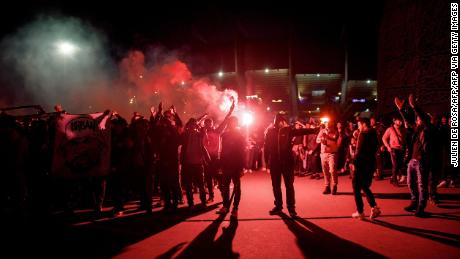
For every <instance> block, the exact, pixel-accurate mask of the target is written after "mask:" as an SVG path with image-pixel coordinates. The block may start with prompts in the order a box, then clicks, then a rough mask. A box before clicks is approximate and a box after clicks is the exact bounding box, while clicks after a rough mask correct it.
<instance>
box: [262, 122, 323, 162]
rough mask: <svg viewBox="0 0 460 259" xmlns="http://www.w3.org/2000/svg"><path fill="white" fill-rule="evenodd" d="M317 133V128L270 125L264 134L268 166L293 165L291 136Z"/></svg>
mask: <svg viewBox="0 0 460 259" xmlns="http://www.w3.org/2000/svg"><path fill="white" fill-rule="evenodd" d="M315 133H318V129H295V128H293V127H282V128H279V127H276V126H274V127H272V128H270V129H268V131H267V133H266V134H265V145H264V152H265V160H266V161H267V162H268V163H269V165H270V167H273V166H285V167H287V168H291V167H293V165H294V157H293V155H292V152H291V150H292V146H293V141H292V140H293V138H294V137H295V136H301V135H308V134H315Z"/></svg>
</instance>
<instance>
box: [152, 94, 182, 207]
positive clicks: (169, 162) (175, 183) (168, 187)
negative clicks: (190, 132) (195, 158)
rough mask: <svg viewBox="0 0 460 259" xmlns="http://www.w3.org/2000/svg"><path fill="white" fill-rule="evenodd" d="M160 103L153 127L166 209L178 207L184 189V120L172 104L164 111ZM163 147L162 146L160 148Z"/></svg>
mask: <svg viewBox="0 0 460 259" xmlns="http://www.w3.org/2000/svg"><path fill="white" fill-rule="evenodd" d="M162 111H163V106H162V104H161V103H160V105H159V106H158V111H157V113H156V114H155V116H153V117H151V124H150V126H151V127H155V129H154V130H153V131H154V132H155V138H154V141H155V143H157V147H158V149H157V150H156V152H157V155H158V159H159V161H158V163H159V166H158V173H159V178H160V188H161V194H162V196H163V200H164V209H165V211H167V210H173V211H174V210H175V209H177V206H178V203H179V200H180V199H181V196H182V193H181V192H182V191H181V188H180V183H179V154H178V148H179V146H180V144H181V137H180V133H181V130H182V120H181V119H180V117H179V115H178V114H177V112H176V111H175V108H174V107H173V106H172V107H171V109H169V110H167V111H165V112H163V113H162ZM160 147H161V148H160Z"/></svg>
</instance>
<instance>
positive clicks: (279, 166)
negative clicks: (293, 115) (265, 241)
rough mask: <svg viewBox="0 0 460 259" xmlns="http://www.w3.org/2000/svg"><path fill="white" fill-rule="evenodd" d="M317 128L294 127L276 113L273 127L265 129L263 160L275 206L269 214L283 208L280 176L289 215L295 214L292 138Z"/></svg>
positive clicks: (310, 132)
mask: <svg viewBox="0 0 460 259" xmlns="http://www.w3.org/2000/svg"><path fill="white" fill-rule="evenodd" d="M317 132H318V130H317V129H305V128H302V129H294V128H293V127H290V126H289V125H288V123H287V121H286V119H285V118H284V117H283V116H282V115H281V114H277V115H276V117H275V122H274V125H273V127H271V128H270V129H268V130H267V133H266V135H265V146H264V150H265V160H266V161H267V163H268V164H269V166H270V175H271V178H272V186H273V194H274V196H275V207H274V208H273V209H272V210H270V212H269V213H270V214H271V215H273V214H279V213H281V212H282V209H283V198H282V193H281V176H283V178H284V184H285V186H286V202H287V207H288V210H289V214H290V215H291V216H293V217H294V216H297V213H296V211H295V192H294V157H293V155H292V152H291V150H292V145H293V144H292V139H293V138H294V137H295V136H300V135H307V134H315V133H317Z"/></svg>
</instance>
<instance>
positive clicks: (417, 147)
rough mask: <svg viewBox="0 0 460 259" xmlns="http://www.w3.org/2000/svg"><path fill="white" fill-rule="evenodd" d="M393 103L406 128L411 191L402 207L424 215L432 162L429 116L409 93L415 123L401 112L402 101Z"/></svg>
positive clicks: (408, 175)
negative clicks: (408, 199)
mask: <svg viewBox="0 0 460 259" xmlns="http://www.w3.org/2000/svg"><path fill="white" fill-rule="evenodd" d="M395 104H396V107H397V108H398V110H399V112H400V114H401V116H402V117H403V119H404V123H405V126H406V127H407V128H408V132H407V134H408V143H407V150H406V155H407V157H408V158H409V165H408V167H407V177H408V180H407V183H408V186H409V190H410V193H411V203H410V205H409V206H407V207H406V208H404V209H405V210H406V211H415V214H414V215H415V216H417V217H423V216H425V215H426V214H425V207H426V203H427V199H428V175H429V171H430V168H431V165H432V163H433V161H432V159H433V154H432V152H433V150H432V145H433V140H432V136H433V135H432V134H433V132H432V127H431V122H430V117H429V116H428V115H427V114H426V113H425V112H423V111H422V110H421V109H420V108H419V107H417V106H416V103H415V100H414V96H413V95H412V94H411V95H409V106H410V107H411V108H412V110H413V111H414V113H415V115H416V121H415V125H413V124H411V123H410V122H409V121H408V120H407V115H406V114H405V113H404V112H403V110H402V107H403V105H404V101H401V100H400V99H399V98H395Z"/></svg>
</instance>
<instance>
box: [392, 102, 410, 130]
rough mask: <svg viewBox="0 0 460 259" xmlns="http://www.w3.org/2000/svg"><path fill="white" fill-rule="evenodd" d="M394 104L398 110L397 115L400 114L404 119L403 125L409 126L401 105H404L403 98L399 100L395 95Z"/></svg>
mask: <svg viewBox="0 0 460 259" xmlns="http://www.w3.org/2000/svg"><path fill="white" fill-rule="evenodd" d="M395 105H396V107H397V108H398V112H399V115H401V118H402V119H403V121H404V127H405V128H410V127H411V124H410V123H409V121H408V120H407V115H406V114H405V113H404V111H403V110H402V108H403V106H404V100H401V99H399V98H398V97H395Z"/></svg>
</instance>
